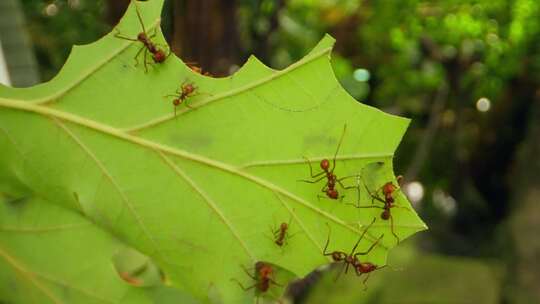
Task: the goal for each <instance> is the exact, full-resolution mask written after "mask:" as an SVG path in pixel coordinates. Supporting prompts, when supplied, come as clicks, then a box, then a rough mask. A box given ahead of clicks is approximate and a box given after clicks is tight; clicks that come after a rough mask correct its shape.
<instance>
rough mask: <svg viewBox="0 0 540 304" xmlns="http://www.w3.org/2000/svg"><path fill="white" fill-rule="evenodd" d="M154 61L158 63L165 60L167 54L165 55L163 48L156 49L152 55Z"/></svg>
mask: <svg viewBox="0 0 540 304" xmlns="http://www.w3.org/2000/svg"><path fill="white" fill-rule="evenodd" d="M153 59H154V62H156V63H160V62H163V61H165V59H167V55H165V52H164V51H163V50H156V52H155V53H154V56H153Z"/></svg>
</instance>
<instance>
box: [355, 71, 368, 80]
mask: <svg viewBox="0 0 540 304" xmlns="http://www.w3.org/2000/svg"><path fill="white" fill-rule="evenodd" d="M370 76H371V74H370V73H369V71H368V70H366V69H356V70H355V71H354V73H353V77H354V79H355V80H356V81H360V82H366V81H368V80H369V78H370Z"/></svg>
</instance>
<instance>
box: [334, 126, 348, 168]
mask: <svg viewBox="0 0 540 304" xmlns="http://www.w3.org/2000/svg"><path fill="white" fill-rule="evenodd" d="M346 130H347V124H345V125H343V133H341V138H340V139H339V143H338V146H337V148H336V153H334V159H333V161H332V169H331V170H330V172H334V169H335V168H336V157H337V155H338V152H339V147H340V146H341V143H342V142H343V137H345V131H346Z"/></svg>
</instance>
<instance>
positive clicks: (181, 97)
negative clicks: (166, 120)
mask: <svg viewBox="0 0 540 304" xmlns="http://www.w3.org/2000/svg"><path fill="white" fill-rule="evenodd" d="M197 89H198V87H196V86H195V85H194V84H193V83H187V80H186V81H184V82H183V83H182V85H181V86H180V89H178V90H176V94H173V95H165V97H169V96H172V97H176V98H175V99H174V100H173V106H174V116H176V107H178V106H179V105H180V104H182V103H184V101H185V104H186V107H188V108H190V109H192V108H193V107H191V106H190V105H189V104H188V103H187V99H188V98H189V97H193V96H195V95H197V94H198V93H196V92H195V91H196V90H197ZM180 90H182V91H181V92H180Z"/></svg>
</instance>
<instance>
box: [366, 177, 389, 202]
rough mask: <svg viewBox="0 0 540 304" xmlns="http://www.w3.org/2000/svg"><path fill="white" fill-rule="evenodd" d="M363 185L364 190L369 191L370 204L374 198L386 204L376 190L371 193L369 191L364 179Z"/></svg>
mask: <svg viewBox="0 0 540 304" xmlns="http://www.w3.org/2000/svg"><path fill="white" fill-rule="evenodd" d="M364 187H365V188H366V191H367V192H368V193H369V196H371V204H372V205H373V201H374V200H378V201H379V202H381V203H383V204H386V201H385V200H383V199H382V198H380V197H379V196H378V195H377V192H375V193H373V192H371V191H369V188H368V186H367V185H366V182H365V181H364Z"/></svg>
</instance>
